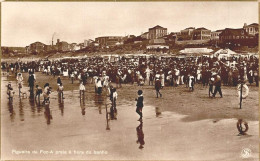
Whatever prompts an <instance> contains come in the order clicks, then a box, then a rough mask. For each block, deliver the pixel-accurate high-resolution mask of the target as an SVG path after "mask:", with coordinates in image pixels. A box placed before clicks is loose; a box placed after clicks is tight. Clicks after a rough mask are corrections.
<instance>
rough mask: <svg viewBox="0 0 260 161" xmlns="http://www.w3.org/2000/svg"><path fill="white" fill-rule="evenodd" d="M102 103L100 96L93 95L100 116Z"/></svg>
mask: <svg viewBox="0 0 260 161" xmlns="http://www.w3.org/2000/svg"><path fill="white" fill-rule="evenodd" d="M103 101H104V99H103V98H102V95H95V105H96V106H97V107H98V111H99V114H102V105H103Z"/></svg>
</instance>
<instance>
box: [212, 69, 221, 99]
mask: <svg viewBox="0 0 260 161" xmlns="http://www.w3.org/2000/svg"><path fill="white" fill-rule="evenodd" d="M212 75H213V77H214V82H213V85H215V90H214V93H213V96H212V97H215V95H216V94H217V92H219V94H220V97H221V98H222V91H221V77H220V76H219V75H218V74H217V73H213V74H212Z"/></svg>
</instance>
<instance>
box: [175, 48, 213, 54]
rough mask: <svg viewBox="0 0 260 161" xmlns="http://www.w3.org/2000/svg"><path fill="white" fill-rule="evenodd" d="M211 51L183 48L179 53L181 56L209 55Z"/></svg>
mask: <svg viewBox="0 0 260 161" xmlns="http://www.w3.org/2000/svg"><path fill="white" fill-rule="evenodd" d="M212 51H213V50H212V49H208V48H185V49H183V50H180V53H182V54H209V53H211V52H212Z"/></svg>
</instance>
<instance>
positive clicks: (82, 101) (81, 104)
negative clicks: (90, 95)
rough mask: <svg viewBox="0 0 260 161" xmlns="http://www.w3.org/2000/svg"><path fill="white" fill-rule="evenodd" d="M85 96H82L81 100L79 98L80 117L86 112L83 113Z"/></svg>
mask: <svg viewBox="0 0 260 161" xmlns="http://www.w3.org/2000/svg"><path fill="white" fill-rule="evenodd" d="M85 105H86V104H85V95H84V94H83V98H81V96H80V108H81V114H82V115H85V114H86V111H85V109H86V108H85Z"/></svg>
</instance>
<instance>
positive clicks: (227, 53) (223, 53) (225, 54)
mask: <svg viewBox="0 0 260 161" xmlns="http://www.w3.org/2000/svg"><path fill="white" fill-rule="evenodd" d="M234 55H237V53H236V52H234V51H232V50H230V49H219V50H218V51H216V52H215V53H214V57H217V58H218V59H221V58H229V57H232V56H234Z"/></svg>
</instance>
